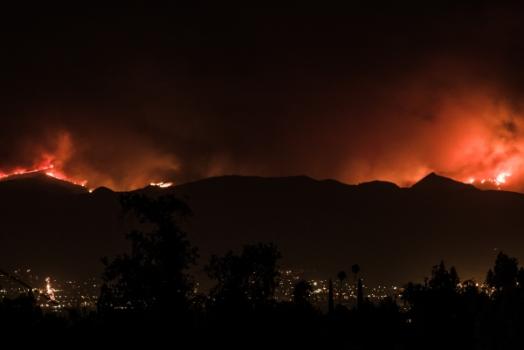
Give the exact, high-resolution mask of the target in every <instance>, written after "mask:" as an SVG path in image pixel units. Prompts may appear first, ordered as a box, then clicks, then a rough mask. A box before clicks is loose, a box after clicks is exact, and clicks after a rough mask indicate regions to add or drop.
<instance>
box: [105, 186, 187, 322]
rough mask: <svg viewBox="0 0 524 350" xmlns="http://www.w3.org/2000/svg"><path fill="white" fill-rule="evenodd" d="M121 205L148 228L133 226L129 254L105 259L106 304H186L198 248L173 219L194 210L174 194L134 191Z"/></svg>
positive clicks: (148, 307)
mask: <svg viewBox="0 0 524 350" xmlns="http://www.w3.org/2000/svg"><path fill="white" fill-rule="evenodd" d="M122 205H123V207H124V209H125V210H126V211H128V212H132V213H134V214H135V215H136V216H137V217H138V218H139V220H140V221H141V222H142V223H144V224H147V225H146V226H145V227H146V228H147V229H148V230H147V231H144V230H132V231H131V232H130V233H129V234H128V235H127V238H128V240H129V241H130V242H131V249H130V252H129V253H125V254H122V255H120V256H117V257H116V258H115V259H113V260H112V261H110V260H109V259H107V258H105V259H104V260H103V262H104V265H105V271H104V274H103V281H104V286H103V289H102V294H101V297H100V301H101V302H103V303H104V304H105V305H102V306H104V307H110V308H111V307H124V308H128V309H132V310H138V311H157V312H158V311H161V310H164V311H167V310H173V309H182V308H185V307H186V304H187V298H188V295H189V293H190V292H191V290H192V286H193V283H192V280H191V278H190V277H189V276H188V275H187V273H186V271H187V269H188V268H189V267H190V266H191V265H192V264H194V263H195V260H196V257H197V252H196V248H194V247H192V246H191V244H190V243H189V241H188V240H187V239H186V235H185V233H184V232H182V230H181V229H180V228H179V226H178V225H177V223H176V221H175V219H174V218H175V214H181V215H186V214H187V213H189V209H188V208H187V206H186V205H185V204H184V203H182V202H181V201H179V200H178V199H176V198H174V197H172V196H163V197H158V198H156V199H153V198H149V197H146V196H142V195H130V196H126V197H124V198H123V200H122Z"/></svg>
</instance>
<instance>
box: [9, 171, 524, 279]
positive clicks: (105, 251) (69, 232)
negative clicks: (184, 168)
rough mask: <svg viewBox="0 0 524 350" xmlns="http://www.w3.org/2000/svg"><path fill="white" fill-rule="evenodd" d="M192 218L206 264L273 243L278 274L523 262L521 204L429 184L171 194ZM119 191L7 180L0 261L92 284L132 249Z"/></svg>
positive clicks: (237, 179)
mask: <svg viewBox="0 0 524 350" xmlns="http://www.w3.org/2000/svg"><path fill="white" fill-rule="evenodd" d="M134 192H136V193H145V194H148V195H155V194H158V193H166V194H168V193H172V194H174V195H176V196H178V197H179V198H181V199H183V200H185V201H186V202H187V203H188V204H189V206H190V207H191V209H192V211H193V215H192V216H191V217H190V218H189V219H188V220H187V221H185V222H184V224H183V225H184V228H185V229H186V231H187V232H188V236H189V239H190V240H191V242H192V243H193V244H194V245H196V246H198V248H199V250H200V254H201V259H200V266H199V268H201V267H202V265H203V264H205V262H206V261H207V258H208V257H209V255H210V254H211V253H219V254H220V253H223V252H224V251H226V250H227V249H231V248H232V249H236V248H239V247H240V246H241V245H243V244H246V243H253V242H258V241H273V242H275V243H277V245H278V246H279V247H280V249H281V251H282V253H283V256H284V260H283V265H284V266H286V267H292V268H297V269H305V270H308V271H310V272H311V274H312V275H316V276H323V277H329V276H332V277H333V276H335V274H336V273H337V271H339V270H341V269H346V270H349V267H350V266H351V264H354V263H359V264H360V265H361V266H362V269H363V272H364V276H365V277H366V278H367V280H368V281H370V282H371V283H375V282H384V283H390V282H391V283H393V282H394V283H403V282H406V281H408V280H411V279H416V280H421V279H422V278H423V277H424V276H425V275H427V274H428V273H429V269H430V268H431V266H432V265H434V264H436V263H437V262H438V261H439V260H440V259H445V260H446V261H447V262H449V263H450V264H455V265H456V266H457V268H458V272H459V274H460V275H461V277H462V278H465V279H466V278H472V277H474V278H477V279H483V278H484V276H483V274H484V272H485V271H486V269H487V267H488V266H490V265H491V263H492V261H493V258H494V256H495V254H496V252H497V250H501V249H502V250H505V251H507V252H508V253H510V254H512V255H515V256H517V257H520V258H522V257H524V235H523V232H524V218H523V215H522V214H523V213H524V195H523V194H520V193H513V192H504V191H494V190H479V189H477V188H475V187H474V186H472V185H468V184H463V183H460V182H456V181H454V180H451V179H448V178H444V177H441V176H438V175H436V174H433V173H432V174H430V175H428V176H426V177H425V178H423V179H422V180H420V181H419V182H418V183H416V184H415V185H413V186H412V187H410V188H400V187H398V186H397V185H395V184H393V183H389V182H381V181H374V182H369V183H363V184H359V185H347V184H343V183H340V182H337V181H334V180H322V181H318V180H314V179H312V178H309V177H305V176H297V177H281V178H263V177H248V176H223V177H214V178H208V179H204V180H200V181H196V182H191V183H187V184H182V185H178V186H174V187H171V188H167V189H160V188H156V187H146V188H144V189H140V190H137V191H134ZM119 196H120V193H119V192H113V191H111V190H109V189H107V188H100V189H97V190H95V191H94V192H93V193H89V192H88V191H86V190H85V189H84V188H83V187H81V186H76V185H73V184H70V183H67V182H64V181H60V180H56V179H53V178H50V177H47V176H45V175H43V174H39V173H36V174H31V175H26V176H21V177H16V178H9V179H7V180H3V181H0V198H2V200H1V201H0V257H1V259H0V261H1V266H2V267H3V268H14V267H22V266H23V267H26V266H27V267H30V268H33V269H35V270H37V271H39V272H40V273H41V274H45V275H53V276H61V277H66V276H67V277H79V276H87V275H97V274H98V273H99V272H100V271H101V269H102V265H101V264H100V258H101V257H102V256H104V255H113V254H117V253H120V252H122V251H124V250H125V249H126V248H127V244H126V242H125V240H124V232H125V229H126V228H128V226H127V225H126V224H125V223H124V222H123V217H122V215H121V210H120V206H119V201H118V197H119Z"/></svg>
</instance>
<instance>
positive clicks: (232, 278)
mask: <svg viewBox="0 0 524 350" xmlns="http://www.w3.org/2000/svg"><path fill="white" fill-rule="evenodd" d="M122 203H123V206H124V208H126V210H127V212H128V213H129V215H130V217H132V218H135V219H138V222H137V225H136V227H137V229H136V230H134V231H132V232H130V233H129V234H128V238H129V241H130V244H131V247H130V250H129V252H128V253H125V254H122V255H120V256H117V257H115V258H112V259H109V258H105V259H104V260H103V263H104V265H105V269H104V273H103V276H102V279H103V282H104V283H103V285H102V287H101V290H100V297H99V301H98V307H97V310H96V311H88V312H86V311H82V310H67V311H66V312H63V313H44V312H42V310H41V309H40V308H39V306H38V305H37V296H35V295H33V294H32V292H28V293H27V294H24V295H20V296H19V297H18V298H15V299H8V298H4V299H3V300H2V301H1V303H0V329H2V330H3V332H5V333H4V334H10V333H9V332H13V333H12V334H14V332H19V331H22V332H24V333H26V334H52V335H55V336H56V335H67V336H78V337H79V339H92V338H98V337H100V336H104V337H112V338H114V339H117V340H120V341H130V342H133V341H135V340H137V341H138V340H141V341H143V340H146V341H149V342H156V341H168V342H169V344H171V345H185V344H190V345H193V346H205V345H207V346H213V347H216V346H218V345H226V346H228V347H243V348H251V347H261V346H263V347H272V348H280V347H282V346H289V347H291V348H293V349H294V348H298V347H308V348H309V347H322V348H324V347H326V346H337V347H339V348H341V349H384V348H387V349H451V348H453V349H454V348H457V349H459V348H460V349H517V348H521V347H523V346H524V268H519V266H518V262H517V260H516V259H514V258H511V257H509V256H507V255H505V254H503V253H500V254H499V255H498V257H497V259H496V261H495V265H494V267H493V268H492V269H491V270H489V271H488V273H487V278H486V281H485V283H481V284H478V283H476V282H474V281H461V280H460V279H459V277H458V275H457V272H456V271H455V268H453V267H451V268H449V269H448V268H446V266H445V265H444V263H443V262H441V263H440V264H438V265H436V266H434V267H433V270H432V271H431V276H430V277H429V278H428V279H426V281H425V282H424V283H423V284H415V283H408V284H407V285H406V286H405V288H404V289H403V291H402V297H401V298H400V299H393V298H389V299H385V300H383V301H382V302H380V303H378V304H376V303H375V304H374V303H371V302H369V301H368V300H367V299H366V298H365V296H364V295H363V293H362V288H361V280H360V279H358V280H357V281H356V284H357V290H358V296H357V302H356V303H355V306H354V307H352V308H347V307H346V306H344V305H342V304H341V303H340V302H339V300H337V297H336V296H335V293H334V292H335V291H336V289H335V290H334V287H333V284H331V283H330V291H329V301H328V305H327V311H322V310H320V309H318V308H317V307H316V306H314V305H313V304H312V302H311V293H312V286H311V285H310V284H309V283H308V282H307V281H298V282H297V284H296V285H295V288H294V293H293V299H292V300H291V301H285V302H282V301H277V300H276V299H275V298H274V293H275V289H276V288H277V286H278V280H279V272H278V271H279V270H278V262H279V259H280V258H281V255H280V253H279V251H278V249H277V247H276V246H274V245H273V244H261V243H259V244H254V245H249V246H245V247H244V248H243V250H242V251H241V252H239V253H234V252H229V253H227V254H225V255H224V256H213V257H212V258H211V259H210V261H209V262H208V264H207V265H206V267H205V270H206V272H207V274H208V276H209V277H210V278H211V279H212V280H213V281H214V287H213V288H212V289H211V290H210V291H209V292H206V293H199V292H198V291H196V289H195V281H194V280H193V279H192V277H191V276H190V275H189V273H188V271H189V269H190V268H191V266H192V265H194V264H195V262H196V259H197V257H198V255H197V250H196V249H195V248H194V247H192V246H191V244H190V242H189V241H188V240H187V238H186V236H185V234H184V233H183V232H182V230H181V229H180V227H179V226H178V225H177V222H178V220H179V219H180V218H181V217H184V216H186V215H187V214H189V208H187V207H186V206H185V205H184V203H182V202H180V201H178V200H176V199H175V198H173V197H169V196H166V197H159V198H156V199H150V198H147V197H142V196H126V197H125V198H124V199H123V201H122ZM173 213H175V214H173ZM352 270H353V272H354V273H355V274H356V273H358V272H359V267H358V265H354V266H353V267H352ZM346 277H347V276H346V274H345V272H340V273H339V274H338V275H337V278H338V279H339V280H343V279H345V278H346ZM80 337H81V338H80Z"/></svg>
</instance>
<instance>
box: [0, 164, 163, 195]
mask: <svg viewBox="0 0 524 350" xmlns="http://www.w3.org/2000/svg"><path fill="white" fill-rule="evenodd" d="M35 173H43V174H45V175H47V176H49V177H52V178H54V179H57V180H61V181H67V182H69V183H72V184H74V185H77V186H81V187H87V180H82V181H77V180H74V179H71V178H69V177H67V176H66V175H64V174H63V173H61V172H60V171H57V170H56V168H55V165H54V164H47V165H44V166H40V167H36V168H32V169H26V168H16V169H15V170H13V171H11V172H8V173H4V172H2V171H0V181H1V180H4V179H7V178H9V177H12V176H18V175H27V174H35ZM149 185H150V186H152V187H159V188H169V187H171V186H173V182H167V181H160V182H151V183H150V184H149ZM88 191H89V193H92V192H93V191H94V188H90V189H88Z"/></svg>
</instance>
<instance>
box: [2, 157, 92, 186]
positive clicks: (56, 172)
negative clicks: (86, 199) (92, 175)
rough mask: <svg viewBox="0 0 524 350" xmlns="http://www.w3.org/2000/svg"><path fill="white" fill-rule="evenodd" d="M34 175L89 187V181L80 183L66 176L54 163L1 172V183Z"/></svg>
mask: <svg viewBox="0 0 524 350" xmlns="http://www.w3.org/2000/svg"><path fill="white" fill-rule="evenodd" d="M33 173H44V174H46V175H47V176H49V177H52V178H55V179H58V180H62V181H67V182H70V183H72V184H75V185H78V186H82V187H86V186H87V180H81V181H78V180H76V179H72V178H70V177H68V176H67V175H65V174H64V173H63V172H62V171H61V170H60V169H57V167H56V166H55V165H54V164H53V163H44V164H42V165H40V166H37V167H35V168H29V169H28V168H16V169H14V170H12V171H9V172H3V171H0V181H1V180H3V179H5V178H8V177H11V176H16V175H25V174H33Z"/></svg>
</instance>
